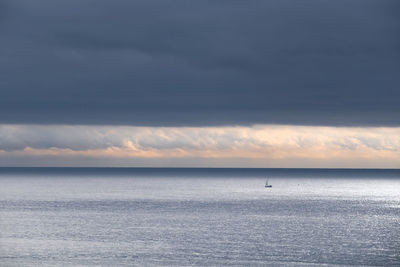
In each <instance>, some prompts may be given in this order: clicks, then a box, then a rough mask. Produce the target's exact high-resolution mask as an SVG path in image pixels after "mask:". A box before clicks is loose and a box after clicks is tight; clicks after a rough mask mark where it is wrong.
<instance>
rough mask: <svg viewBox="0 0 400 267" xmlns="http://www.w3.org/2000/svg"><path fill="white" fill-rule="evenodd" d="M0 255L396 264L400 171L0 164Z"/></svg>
mask: <svg viewBox="0 0 400 267" xmlns="http://www.w3.org/2000/svg"><path fill="white" fill-rule="evenodd" d="M265 175H270V176H271V177H272V178H271V179H270V183H271V184H272V185H273V188H270V189H266V188H264V183H265V178H264V177H265ZM0 265H1V266H38V265H40V266H60V265H62V266H99V265H101V266H124V265H126V266H131V265H145V266H149V265H150V266H151V265H162V266H190V265H198V266H220V265H230V266H234V265H237V266H250V265H251V266H265V265H274V266H276V265H278V266H310V265H316V266H321V265H327V266H330V265H361V266H366V265H371V266H383V265H385V266H390V265H391V266H396V265H397V266H399V265H400V171H399V170H381V171H379V170H369V171H367V170H336V171H335V170H284V169H281V170H270V169H265V170H260V169H257V170H254V169H253V170H251V169H237V170H235V169H225V170H224V169H214V170H212V169H211V170H210V169H205V170H204V169H203V170H201V169H192V170H185V169H158V170H155V169H58V170H54V169H4V168H3V169H0Z"/></svg>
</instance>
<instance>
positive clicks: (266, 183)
mask: <svg viewBox="0 0 400 267" xmlns="http://www.w3.org/2000/svg"><path fill="white" fill-rule="evenodd" d="M268 180H269V178H267V181H266V182H265V187H272V185H270V184H268Z"/></svg>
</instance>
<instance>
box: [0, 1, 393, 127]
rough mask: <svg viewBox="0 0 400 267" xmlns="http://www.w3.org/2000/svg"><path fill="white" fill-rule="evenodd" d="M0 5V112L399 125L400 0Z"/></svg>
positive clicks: (158, 121) (70, 120) (84, 119)
mask: <svg viewBox="0 0 400 267" xmlns="http://www.w3.org/2000/svg"><path fill="white" fill-rule="evenodd" d="M0 9H1V10H0V48H1V49H0V123H45V124H54V123H64V124H125V125H161V126H162V125H167V126H169V125H174V126H177V125H178V126H179V125H234V124H239V125H244V124H256V123H279V124H314V125H399V124H400V119H399V118H400V108H399V107H400V90H398V88H400V78H399V75H398V73H400V64H399V59H400V49H399V47H400V42H399V39H398V36H399V33H400V32H399V29H400V19H399V16H398V15H399V11H400V7H399V4H398V1H395V0H393V1H391V0H352V1H350V0H339V1H320V0H305V1H294V0H283V1H281V0H280V1H277V0H276V1H251V2H246V1H194V2H193V1H191V2H188V1H155V0H146V1H127V0H114V1H106V0H96V1H94V0H84V1H82V0H79V1H78V0H69V1H50V0H37V1H30V0H13V1H3V2H2V4H0Z"/></svg>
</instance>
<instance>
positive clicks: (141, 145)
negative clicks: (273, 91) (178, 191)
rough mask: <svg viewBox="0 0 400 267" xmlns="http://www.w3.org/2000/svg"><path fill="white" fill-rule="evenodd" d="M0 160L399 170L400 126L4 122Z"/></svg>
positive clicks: (89, 164)
mask: <svg viewBox="0 0 400 267" xmlns="http://www.w3.org/2000/svg"><path fill="white" fill-rule="evenodd" d="M0 158H1V159H2V161H3V166H10V165H13V163H12V159H14V164H17V165H21V164H22V165H23V164H27V163H28V165H30V164H31V163H32V162H36V164H38V165H41V166H42V165H46V164H48V165H52V164H54V165H57V164H61V165H63V166H64V165H65V164H66V165H68V164H71V165H74V164H76V161H81V162H80V164H79V165H80V166H81V165H83V166H92V165H93V162H94V160H96V159H97V160H99V162H100V163H99V164H100V165H102V164H104V165H106V166H120V165H124V166H170V165H172V166H182V165H183V166H198V164H199V162H200V163H201V164H200V165H202V166H220V167H223V166H231V165H233V166H236V167H254V166H257V167H391V168H398V167H400V128H334V127H312V126H309V127H306V126H276V125H258V126H253V127H122V126H119V127H112V126H68V125H54V126H41V125H2V126H0ZM6 158H8V159H7V160H6V161H5V159H6ZM51 158H53V160H50V161H49V159H51ZM55 159H58V161H57V160H56V161H54V160H55ZM82 159H83V161H82ZM199 160H200V161H199ZM40 161H42V162H41V163H40ZM57 162H58V163H57ZM238 164H239V165H238ZM302 164H303V165H302ZM304 164H305V165H304ZM96 166H97V165H96Z"/></svg>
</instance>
